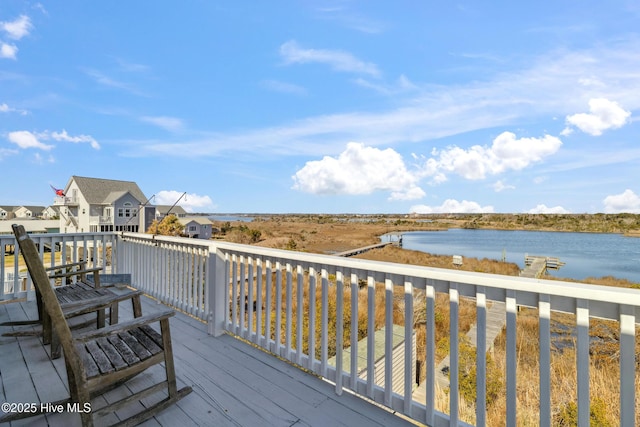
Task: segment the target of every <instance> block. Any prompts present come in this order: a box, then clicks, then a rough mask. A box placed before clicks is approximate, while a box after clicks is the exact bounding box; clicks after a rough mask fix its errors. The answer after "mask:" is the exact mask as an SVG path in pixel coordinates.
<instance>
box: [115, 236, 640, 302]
mask: <svg viewBox="0 0 640 427" xmlns="http://www.w3.org/2000/svg"><path fill="white" fill-rule="evenodd" d="M119 235H120V236H121V237H124V238H126V237H131V238H136V239H142V240H156V241H164V242H173V243H177V244H188V245H196V246H203V247H208V248H209V250H210V251H212V252H213V251H216V250H223V251H230V252H234V253H236V254H237V255H245V256H251V257H253V258H265V259H272V260H273V259H276V260H281V261H284V262H299V263H303V264H310V265H314V266H318V267H322V266H333V267H337V268H346V269H351V270H359V271H372V272H378V273H381V274H385V275H389V276H397V277H412V278H417V279H421V280H424V281H425V283H427V284H434V283H446V284H447V285H454V286H456V285H461V286H464V285H471V286H475V287H477V286H482V287H485V288H488V289H500V290H505V291H516V292H520V293H533V294H544V295H550V296H556V297H566V298H570V299H576V298H578V299H583V300H588V301H598V302H607V303H613V304H619V305H627V306H634V307H638V308H640V290H638V289H629V288H619V287H614V286H600V285H591V284H589V285H587V284H583V283H574V282H566V281H560V280H544V279H533V278H525V277H516V276H503V275H498V274H489V273H478V272H469V271H459V270H449V269H443V268H434V267H424V266H415V265H407V264H397V263H392V262H383V261H371V260H365V259H354V258H343V257H336V256H333V255H323V254H313V253H305V252H296V251H288V250H284V249H273V248H264V247H260V246H252V245H243V244H238V243H229V242H223V241H214V240H198V239H187V238H183V237H169V236H159V235H150V234H143V233H119Z"/></svg>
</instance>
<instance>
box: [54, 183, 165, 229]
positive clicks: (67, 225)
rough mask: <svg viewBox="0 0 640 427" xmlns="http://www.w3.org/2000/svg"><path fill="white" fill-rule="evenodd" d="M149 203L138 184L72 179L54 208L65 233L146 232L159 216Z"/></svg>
mask: <svg viewBox="0 0 640 427" xmlns="http://www.w3.org/2000/svg"><path fill="white" fill-rule="evenodd" d="M147 203H148V199H147V197H146V196H145V195H144V193H143V192H142V191H141V190H140V188H139V187H138V184H136V183H135V182H132V181H117V180H112V179H102V178H86V177H80V176H72V177H71V179H69V182H68V183H67V185H66V186H65V187H64V196H57V197H56V200H55V202H54V206H55V207H56V209H57V210H58V212H59V215H60V232H62V233H82V232H106V231H131V232H138V231H140V232H144V231H146V229H147V228H148V227H149V225H151V221H153V215H154V213H155V207H153V206H147ZM142 207H144V209H142V210H141V208H142Z"/></svg>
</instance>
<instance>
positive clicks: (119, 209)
mask: <svg viewBox="0 0 640 427" xmlns="http://www.w3.org/2000/svg"><path fill="white" fill-rule="evenodd" d="M122 217H124V209H122V208H118V218H122Z"/></svg>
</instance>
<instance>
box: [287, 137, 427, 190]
mask: <svg viewBox="0 0 640 427" xmlns="http://www.w3.org/2000/svg"><path fill="white" fill-rule="evenodd" d="M292 178H293V180H294V185H293V188H294V189H295V190H300V191H304V192H307V193H313V194H351V195H356V194H371V193H373V192H375V191H391V192H392V195H391V197H390V198H391V199H393V200H410V199H416V198H420V197H423V196H424V195H425V193H424V191H422V189H420V188H419V187H418V186H417V181H418V177H417V176H416V175H415V174H413V173H411V172H410V171H408V170H407V168H406V166H405V164H404V161H403V160H402V156H400V154H398V153H397V152H396V151H394V150H393V149H391V148H387V149H385V150H380V149H378V148H373V147H366V146H365V145H364V144H362V143H356V142H350V143H348V144H347V148H346V149H345V150H344V151H343V152H342V153H341V154H340V155H339V156H338V157H337V158H335V157H330V156H325V157H324V158H323V159H322V160H314V161H309V162H307V163H306V164H305V166H304V167H303V168H302V169H300V170H299V171H298V172H296V174H295V175H294V176H293V177H292Z"/></svg>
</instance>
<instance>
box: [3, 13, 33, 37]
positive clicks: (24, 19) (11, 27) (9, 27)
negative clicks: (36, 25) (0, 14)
mask: <svg viewBox="0 0 640 427" xmlns="http://www.w3.org/2000/svg"><path fill="white" fill-rule="evenodd" d="M31 28H33V25H32V24H31V19H30V18H29V17H28V16H26V15H20V17H19V18H18V19H16V20H15V21H11V22H0V29H1V30H2V31H4V32H6V33H7V36H8V37H9V38H11V39H13V40H20V39H21V38H23V37H24V36H27V35H29V32H30V31H31Z"/></svg>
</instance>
